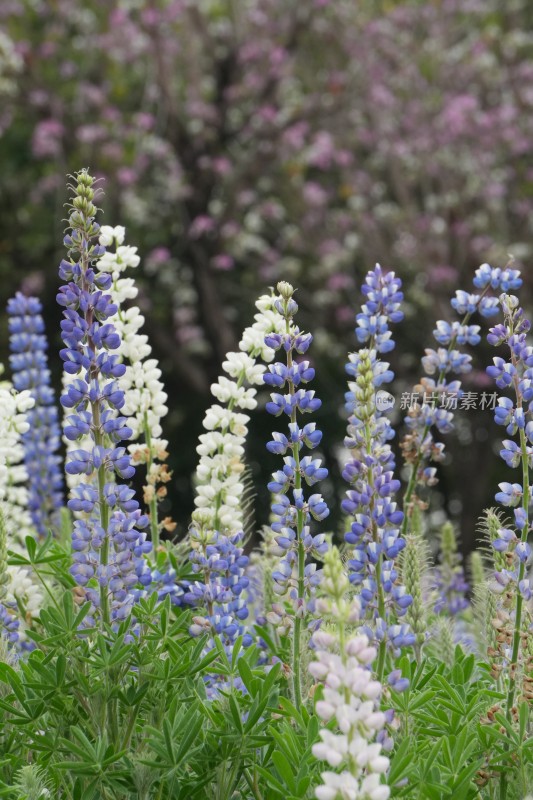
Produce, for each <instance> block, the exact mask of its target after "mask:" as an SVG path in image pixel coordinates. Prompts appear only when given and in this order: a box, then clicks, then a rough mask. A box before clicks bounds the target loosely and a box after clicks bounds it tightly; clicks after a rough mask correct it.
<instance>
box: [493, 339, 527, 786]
mask: <svg viewBox="0 0 533 800" xmlns="http://www.w3.org/2000/svg"><path fill="white" fill-rule="evenodd" d="M511 358H512V362H513V366H515V362H516V359H515V356H514V354H512V355H511ZM514 387H515V392H516V397H517V408H522V395H521V393H520V389H519V387H518V378H517V376H516V374H515V377H514ZM520 449H521V452H522V455H521V460H522V491H523V494H522V508H523V509H524V512H525V515H526V524H525V525H524V527H523V528H522V535H521V541H522V542H527V535H528V532H529V456H528V452H527V437H526V433H525V431H524V429H523V428H520ZM525 570H526V565H525V562H524V561H520V566H519V568H518V581H517V584H518V586H519V585H520V582H521V581H522V580H523V579H524V574H525ZM518 586H517V591H516V608H515V624H514V632H513V646H512V650H511V663H510V667H509V670H510V671H509V687H508V691H507V701H506V709H505V716H506V719H507V721H508V722H509V723H511V724H512V721H513V705H514V698H515V692H516V672H517V669H518V653H519V651H520V634H521V630H522V606H523V602H524V598H523V597H522V594H521V593H520V589H519V588H518ZM506 749H507V748H506ZM506 796H507V774H506V772H505V770H503V772H502V774H501V777H500V800H505V798H506Z"/></svg>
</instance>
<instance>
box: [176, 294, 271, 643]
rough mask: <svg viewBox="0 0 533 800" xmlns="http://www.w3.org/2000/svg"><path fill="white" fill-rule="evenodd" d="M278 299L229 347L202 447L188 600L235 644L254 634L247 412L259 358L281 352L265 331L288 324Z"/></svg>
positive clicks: (209, 626)
mask: <svg viewBox="0 0 533 800" xmlns="http://www.w3.org/2000/svg"><path fill="white" fill-rule="evenodd" d="M273 303H274V299H273V298H272V297H271V296H268V295H265V296H263V297H260V298H259V300H258V301H257V303H256V308H257V310H258V313H257V314H256V315H255V321H254V323H253V324H252V325H251V326H250V327H248V328H246V329H245V331H244V333H243V336H242V339H241V342H240V344H239V352H235V353H233V352H232V353H228V354H227V356H226V360H225V361H224V362H223V364H222V369H223V370H224V372H225V373H226V375H225V376H221V377H220V378H219V379H218V382H217V383H215V384H213V386H212V387H211V391H212V393H213V395H214V396H215V397H216V399H217V400H218V403H216V404H214V405H212V406H211V407H210V408H209V409H208V410H207V412H206V415H205V418H204V428H205V429H206V433H204V434H202V435H201V436H200V444H199V445H198V448H197V451H198V454H199V455H200V463H199V465H198V469H197V472H196V480H197V495H196V498H195V505H196V509H195V511H194V512H193V515H192V516H193V522H192V526H191V530H190V533H189V540H190V543H191V545H192V550H191V553H190V561H191V565H192V569H193V571H194V573H195V574H196V575H198V580H196V581H195V582H194V583H192V584H191V585H190V586H189V587H187V590H186V592H185V594H184V596H183V599H184V600H185V602H187V603H189V604H191V605H193V606H194V607H196V608H203V609H204V610H205V613H206V615H205V616H204V617H201V616H198V615H197V616H196V617H195V619H194V622H193V626H192V632H193V634H195V635H197V634H200V633H204V632H205V631H206V630H209V631H210V632H211V634H212V635H215V634H218V635H219V636H221V638H222V641H223V642H224V643H225V645H226V646H227V647H228V648H229V647H230V646H231V645H232V643H233V642H234V640H235V639H236V637H237V636H238V635H241V634H243V636H244V639H243V641H244V643H245V644H249V643H251V641H252V639H251V636H250V635H249V634H248V633H246V631H245V628H244V626H243V622H244V621H245V620H246V619H247V618H248V615H249V609H248V603H247V599H248V598H247V594H248V591H247V590H248V586H249V578H248V576H247V574H246V570H247V567H248V563H249V559H248V556H246V555H244V552H243V547H242V545H243V538H244V534H243V525H244V519H243V507H242V497H243V493H244V489H245V487H244V484H243V482H242V478H243V473H244V470H245V464H244V443H245V440H246V434H247V423H248V421H249V417H248V415H247V414H245V413H243V412H244V411H249V410H252V409H254V408H255V407H256V405H257V401H256V399H255V395H256V392H257V390H256V388H255V386H257V385H262V383H263V373H264V371H265V369H266V367H265V366H264V365H263V364H258V363H257V359H258V358H259V357H261V358H262V359H263V360H265V361H267V362H268V361H272V359H273V357H274V351H273V350H272V348H270V347H269V346H268V345H266V344H265V336H266V335H267V334H268V333H272V332H276V331H277V330H278V329H280V328H281V326H282V325H283V324H284V323H283V320H281V318H280V317H279V314H277V312H275V311H274V310H273ZM226 376H227V377H226Z"/></svg>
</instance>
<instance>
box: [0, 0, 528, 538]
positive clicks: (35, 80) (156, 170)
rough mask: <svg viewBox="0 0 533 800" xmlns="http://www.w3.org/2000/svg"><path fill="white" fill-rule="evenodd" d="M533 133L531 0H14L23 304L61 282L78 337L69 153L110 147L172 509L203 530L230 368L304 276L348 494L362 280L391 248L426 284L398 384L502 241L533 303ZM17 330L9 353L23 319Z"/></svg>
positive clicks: (475, 481)
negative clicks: (211, 424) (216, 418)
mask: <svg viewBox="0 0 533 800" xmlns="http://www.w3.org/2000/svg"><path fill="white" fill-rule="evenodd" d="M532 155H533V5H532V4H531V3H530V2H529V0H434V1H433V2H430V1H429V0H427V1H426V2H422V1H419V2H392V1H389V2H386V0H382V1H381V2H378V1H377V0H367V1H366V2H359V3H354V2H353V0H306V1H305V2H302V0H83V2H82V0H1V2H0V166H1V181H0V295H1V296H0V303H1V307H2V308H4V307H5V303H6V301H7V299H8V297H9V296H11V295H12V294H13V293H14V292H15V291H16V290H17V289H20V288H22V289H23V290H24V291H25V292H31V293H35V294H38V295H39V296H41V298H42V299H43V302H44V304H45V312H46V322H47V327H48V331H49V335H50V339H51V351H52V356H55V353H56V352H57V350H58V349H59V337H58V327H59V319H60V312H59V310H58V308H57V307H56V305H55V293H56V289H57V285H58V284H57V279H56V274H57V264H58V262H59V260H60V258H61V257H62V229H63V225H62V222H61V219H62V217H63V216H64V210H63V203H64V202H65V199H66V191H65V181H66V175H67V173H69V172H73V171H75V170H77V169H79V168H81V167H82V166H87V167H89V168H90V170H91V172H92V173H93V174H95V173H96V174H97V175H98V176H101V177H102V178H104V179H105V182H104V184H103V186H104V190H105V196H104V197H103V200H102V206H103V210H104V217H103V221H104V222H105V223H106V224H111V225H116V224H122V225H125V226H126V228H127V242H128V244H132V245H136V246H138V248H139V252H140V254H141V257H142V266H141V268H140V270H139V272H138V275H137V278H138V281H139V283H140V286H141V307H142V310H143V313H144V314H145V316H146V324H147V328H148V330H147V332H148V334H149V336H150V339H151V342H152V345H153V348H154V351H155V354H156V356H157V357H158V358H159V359H160V362H161V366H162V369H163V373H164V378H165V382H166V387H167V391H168V394H169V406H170V409H171V410H170V413H169V416H168V418H167V419H166V422H165V435H166V436H167V438H168V439H169V441H170V450H171V461H172V467H173V470H174V475H173V485H172V488H173V491H171V492H170V499H169V508H168V509H165V510H167V511H168V512H171V513H172V514H173V515H174V517H175V519H176V520H177V521H178V523H179V527H178V531H180V532H181V534H183V533H184V531H185V529H186V527H187V525H188V520H189V517H190V513H191V510H192V497H193V493H192V485H191V475H192V473H193V471H194V468H195V462H196V455H195V442H196V439H197V437H198V435H199V434H200V432H201V420H202V416H203V413H204V410H205V408H206V407H207V406H208V405H209V403H210V398H209V385H210V383H211V382H212V381H213V379H214V378H215V377H216V376H217V374H218V370H219V365H220V363H221V361H222V360H223V357H224V354H225V353H226V351H228V350H231V349H235V347H236V344H237V342H238V339H239V336H240V331H241V330H242V328H243V327H244V326H245V325H247V324H249V323H250V322H251V320H252V317H253V313H254V307H253V303H254V300H255V298H256V297H257V296H258V295H259V294H261V293H263V292H264V291H265V290H266V289H267V288H268V286H271V285H274V284H275V283H276V281H277V280H279V279H280V278H283V279H287V280H290V281H292V282H293V283H294V284H295V285H296V286H298V287H299V289H298V301H299V303H300V306H301V309H302V312H301V323H302V325H303V326H304V327H306V328H308V329H310V330H312V332H313V333H314V335H315V341H316V345H315V346H314V348H313V351H314V359H315V364H316V367H317V378H318V385H317V390H318V392H317V393H318V394H319V396H320V397H322V399H323V401H324V405H323V409H322V419H321V420H320V426H321V428H323V429H324V431H325V436H324V443H325V446H324V448H323V449H324V450H325V456H326V458H327V461H328V466H329V467H330V469H331V472H332V480H331V481H330V483H329V487H328V488H327V490H326V492H325V493H327V492H329V493H330V495H334V494H335V492H337V493H338V495H340V494H341V492H342V489H343V486H342V480H340V481H339V480H336V478H337V476H338V469H337V467H336V463H337V455H338V449H339V445H340V444H341V443H342V438H343V433H344V427H345V420H344V415H343V408H342V397H343V392H344V390H345V375H344V368H343V364H344V362H345V361H346V355H347V352H348V351H349V350H350V349H353V348H354V346H355V337H354V335H353V327H354V314H355V311H356V306H357V304H358V303H359V302H360V295H359V286H360V283H361V281H362V278H363V277H364V275H365V273H366V271H367V270H368V269H369V268H371V267H372V266H373V265H374V263H375V262H376V261H379V262H380V263H382V265H383V266H384V267H386V268H389V269H394V270H395V271H396V272H397V273H398V274H399V275H400V276H401V277H402V279H403V281H404V284H405V290H406V297H407V301H406V320H405V322H404V323H403V324H402V325H401V326H399V327H398V329H397V333H396V338H397V341H398V345H397V348H396V350H395V351H394V353H393V354H392V358H391V360H392V362H393V363H394V366H395V368H396V369H397V371H398V372H399V374H400V379H399V380H398V381H397V383H396V385H395V393H396V395H397V396H399V395H400V393H401V392H402V391H407V390H409V389H410V387H411V386H412V385H413V384H414V383H416V381H417V377H418V374H419V359H420V357H421V356H422V355H423V349H424V347H426V346H428V347H430V346H432V337H431V331H432V329H433V327H434V321H435V319H436V318H445V319H446V318H450V315H451V313H452V312H451V309H450V308H449V298H450V296H451V295H452V294H453V292H454V291H455V289H457V288H463V289H469V287H470V286H471V279H472V274H473V270H474V269H475V268H476V267H477V266H479V264H480V263H482V262H483V261H489V262H491V263H492V264H493V265H494V266H498V265H499V266H503V265H504V264H505V262H506V261H507V258H508V255H507V254H508V253H512V254H513V255H514V256H515V258H516V261H517V264H518V266H520V267H521V268H522V269H523V270H524V272H525V276H526V286H525V290H524V302H525V303H526V305H527V302H528V298H530V297H531V286H532V283H533V281H532V279H531V268H530V267H529V266H528V265H529V264H530V261H531V221H532V213H533V160H532ZM1 334H2V336H1V341H2V345H1V348H2V349H1V351H0V360H1V361H3V362H4V363H5V362H6V361H7V353H6V349H5V348H6V341H7V337H6V320H5V315H4V316H3V317H2V323H1ZM491 358H492V354H491V353H490V352H489V351H488V350H487V349H485V350H483V349H481V350H478V351H477V352H476V355H475V357H474V363H475V365H476V367H475V369H474V371H473V373H472V374H471V375H470V376H469V377H468V379H467V381H466V387H467V388H469V389H472V390H481V389H485V388H487V386H488V385H489V384H488V382H487V380H486V378H485V375H484V366H485V364H486V363H487V362H488V361H489V360H490V359H491ZM51 361H52V368H53V369H54V375H55V378H56V381H57V382H58V383H59V377H60V363H59V360H58V359H55V358H54V357H52V359H51ZM491 390H492V387H491ZM397 413H398V419H400V412H399V411H398V412H397ZM491 418H492V415H491V414H490V412H487V411H485V412H474V411H468V412H463V413H462V414H458V415H457V419H458V421H457V427H456V432H455V433H454V434H453V435H452V436H450V437H448V440H449V441H448V448H449V457H448V461H447V463H446V464H445V465H444V467H443V468H442V470H441V489H442V508H441V509H435V512H436V515H435V517H434V519H435V522H436V521H437V516H438V514H442V513H443V512H445V513H447V514H449V515H450V516H451V517H452V518H453V519H454V520H457V521H458V522H459V523H460V525H461V531H462V541H463V548H464V549H465V550H468V549H470V547H471V545H472V542H473V540H474V537H475V530H474V529H475V520H476V518H477V516H478V514H479V512H480V510H481V509H482V507H483V506H485V505H487V504H490V503H491V496H490V488H489V487H490V486H491V485H494V480H495V477H496V476H495V472H496V471H497V470H498V469H499V467H498V464H497V462H496V459H495V458H493V455H494V453H493V448H494V447H496V445H495V444H494V443H495V442H496V440H497V438H498V436H499V435H500V432H499V431H496V430H495V429H493V427H492V425H493V423H492V421H491ZM269 424H270V423H269V420H268V419H267V418H266V415H261V414H256V415H255V417H254V419H253V423H252V427H251V439H250V451H249V453H250V456H249V457H250V465H251V468H252V471H253V474H254V476H255V478H256V479H257V486H258V487H259V498H258V499H259V509H260V510H262V511H263V512H264V513H265V514H266V504H265V500H266V497H265V495H264V494H262V493H261V489H260V487H261V486H263V485H264V484H265V483H266V476H267V474H268V472H269V470H270V469H271V467H272V464H270V463H269V459H268V457H267V455H266V454H265V450H264V443H265V441H266V440H267V436H268V432H267V427H268V425H269ZM496 449H498V448H496ZM491 465H493V466H491ZM329 499H330V500H331V499H333V500H334V498H331V497H330V498H329ZM337 506H338V503H337ZM264 518H265V517H264ZM338 524H340V520H339V519H338V518H333V519H332V525H333V526H337V525H338Z"/></svg>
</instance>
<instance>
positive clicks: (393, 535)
mask: <svg viewBox="0 0 533 800" xmlns="http://www.w3.org/2000/svg"><path fill="white" fill-rule="evenodd" d="M400 289H401V281H400V280H399V278H396V277H395V275H394V273H393V272H390V273H388V274H386V273H384V272H383V270H382V269H381V267H380V266H379V264H378V265H376V267H375V269H374V270H372V271H371V272H369V273H368V275H367V277H366V280H365V283H364V285H363V289H362V291H363V294H364V295H365V300H366V302H365V304H364V305H363V306H362V310H361V313H360V314H358V315H357V328H356V335H357V339H358V340H359V341H360V342H361V343H363V344H365V345H366V347H365V348H362V349H361V350H359V351H358V352H357V353H353V354H351V355H350V361H349V363H348V364H347V366H346V371H347V372H348V374H349V375H350V377H352V378H353V382H350V383H349V384H348V386H349V389H350V391H349V392H348V393H347V394H346V408H347V410H348V412H349V413H350V418H349V426H348V435H347V436H346V438H345V446H346V447H347V448H348V450H349V452H350V458H349V460H348V461H347V463H346V465H345V467H344V470H343V477H344V479H345V480H346V481H347V482H348V483H350V484H351V487H352V488H351V489H349V490H348V491H347V493H346V499H345V500H344V501H343V503H342V508H343V511H345V513H346V514H347V515H348V521H349V522H350V521H351V527H350V530H349V531H348V532H347V533H346V535H345V539H346V542H347V543H348V545H350V547H351V548H353V550H351V551H350V560H349V561H348V566H349V569H350V581H351V582H352V584H353V585H355V586H357V587H358V591H359V596H360V602H361V605H362V617H363V618H364V619H366V620H368V622H369V629H368V631H369V635H371V636H372V637H374V638H375V639H376V640H377V641H378V642H379V645H380V646H379V658H378V677H379V679H380V680H381V679H382V678H383V671H384V666H385V655H386V646H387V642H389V643H390V645H391V646H392V648H393V649H394V650H398V649H399V648H401V647H404V646H408V645H412V644H413V643H414V635H413V633H412V632H411V631H410V630H409V626H408V625H407V624H405V623H398V622H397V619H398V618H401V617H402V616H403V615H404V614H405V612H406V610H407V608H408V607H409V606H410V604H411V602H412V597H411V596H410V595H409V594H408V592H407V591H406V590H405V587H404V586H402V585H401V583H400V581H399V576H398V569H397V566H396V565H395V560H396V559H397V557H398V555H399V553H400V552H401V551H402V550H403V548H404V547H405V539H404V538H403V537H401V536H400V525H401V523H402V520H403V513H402V512H401V511H400V509H398V507H397V504H396V502H395V501H394V495H395V493H396V492H397V491H398V489H399V488H400V481H399V480H397V479H395V477H394V468H395V462H394V454H393V452H392V449H391V447H390V445H389V444H388V442H389V441H390V439H392V438H393V436H394V431H393V430H392V426H391V424H390V421H389V419H388V418H387V416H386V411H385V409H386V407H387V404H386V403H385V404H384V406H385V408H383V407H382V404H381V403H380V398H383V397H385V399H386V395H387V393H386V392H385V391H384V390H383V389H382V388H381V387H382V386H384V385H385V384H387V383H390V381H391V380H392V378H393V373H392V371H391V370H390V368H389V364H388V363H387V362H384V361H381V360H380V358H379V356H380V354H381V353H387V352H390V351H391V350H392V349H393V347H394V342H393V340H392V338H391V332H390V331H389V327H388V326H389V324H390V323H392V322H399V321H400V320H401V319H402V318H403V313H402V311H401V310H400V304H401V301H402V299H403V295H402V292H401V291H400Z"/></svg>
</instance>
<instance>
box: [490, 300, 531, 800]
mask: <svg viewBox="0 0 533 800" xmlns="http://www.w3.org/2000/svg"><path fill="white" fill-rule="evenodd" d="M500 304H501V307H502V310H503V314H504V323H503V324H499V325H497V326H496V327H494V328H491V330H490V333H489V335H488V337H487V339H488V341H489V343H490V344H492V345H494V346H499V345H506V346H507V347H508V349H509V358H508V360H505V359H503V358H501V357H496V358H494V360H493V361H494V363H493V365H492V366H489V367H487V372H488V374H489V375H490V376H491V377H492V378H494V380H495V381H496V385H497V386H498V388H500V389H503V390H505V389H509V390H511V391H512V393H513V398H509V397H500V398H499V400H498V406H497V408H496V409H495V412H494V415H495V420H496V422H497V423H498V424H499V425H503V426H505V429H506V432H507V434H508V435H509V436H516V435H517V434H518V443H517V442H516V441H515V440H514V439H506V440H504V442H503V449H502V450H501V452H500V455H501V457H502V458H503V460H504V461H505V462H506V464H507V465H508V466H509V467H511V468H512V469H520V470H521V482H520V483H518V482H516V483H508V482H504V483H500V485H499V488H500V491H499V492H498V493H497V494H496V500H497V501H498V502H499V503H501V504H502V505H504V506H506V507H508V508H514V526H513V527H505V528H500V529H499V531H498V535H497V538H495V539H494V540H493V542H492V546H493V547H494V549H495V550H496V551H498V553H503V554H505V567H504V568H502V569H501V570H499V571H496V573H495V582H494V584H493V588H495V589H496V591H498V592H499V593H500V594H504V595H505V596H507V597H508V598H509V599H511V600H514V624H513V631H512V636H511V642H510V652H509V653H508V662H509V677H508V691H507V700H506V709H505V713H506V717H507V720H508V721H509V723H511V722H513V721H514V715H515V713H516V712H515V709H514V702H515V693H516V688H517V682H518V679H519V674H520V669H521V667H522V668H523V664H522V665H521V663H520V645H521V641H522V633H523V627H524V620H523V610H524V603H527V602H528V601H529V600H530V599H531V597H532V596H533V591H532V586H531V582H530V580H529V578H528V576H527V566H528V564H529V563H530V561H531V547H530V545H529V544H528V541H527V539H528V535H529V532H530V530H531V525H530V517H529V510H530V504H531V486H530V475H529V473H530V469H531V467H532V465H533V447H532V445H533V347H531V346H528V344H527V333H528V331H529V330H530V327H531V326H530V323H529V321H528V320H527V319H526V318H525V316H524V312H523V310H522V309H521V308H520V306H519V301H518V298H517V297H515V296H514V295H508V294H502V295H501V297H500ZM507 788H508V787H507V777H506V775H505V772H504V771H503V772H502V775H501V782H500V797H501V798H503V799H504V798H505V797H506V794H507Z"/></svg>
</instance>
